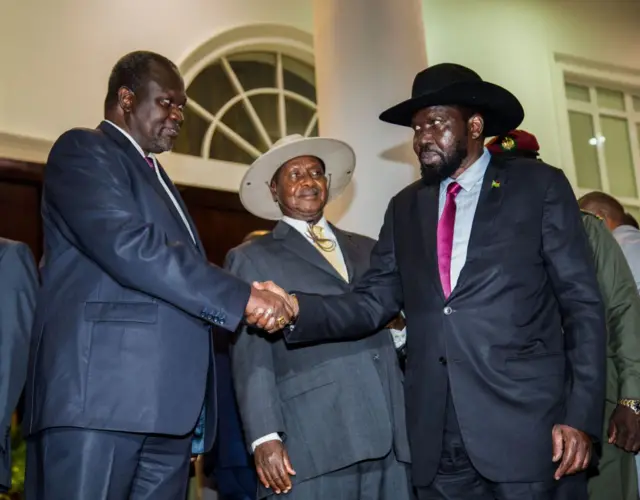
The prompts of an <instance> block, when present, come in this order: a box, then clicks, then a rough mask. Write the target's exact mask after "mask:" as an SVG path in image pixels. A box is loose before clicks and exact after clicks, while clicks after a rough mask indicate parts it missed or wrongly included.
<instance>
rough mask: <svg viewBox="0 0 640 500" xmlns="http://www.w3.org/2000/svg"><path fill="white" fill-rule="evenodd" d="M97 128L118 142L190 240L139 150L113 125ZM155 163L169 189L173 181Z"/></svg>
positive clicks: (101, 124) (186, 214)
mask: <svg viewBox="0 0 640 500" xmlns="http://www.w3.org/2000/svg"><path fill="white" fill-rule="evenodd" d="M98 129H100V130H101V131H102V132H104V133H105V134H106V135H108V136H109V137H110V138H111V139H112V140H113V141H114V142H115V143H116V144H118V146H120V147H121V148H122V149H123V150H124V151H125V153H126V154H127V156H128V157H129V159H130V160H131V161H133V163H134V165H135V168H136V169H138V170H139V171H140V172H141V174H142V176H143V177H144V179H145V180H146V181H147V183H148V184H149V186H150V187H151V188H152V189H153V190H154V191H155V192H156V193H157V194H158V196H159V197H160V199H162V200H163V201H164V203H165V204H166V205H167V208H168V209H169V212H170V213H171V215H173V218H174V219H175V220H176V221H177V222H178V224H179V226H180V227H181V228H182V229H183V231H184V233H185V234H186V236H187V237H188V238H189V241H191V236H190V235H189V231H188V230H187V228H186V227H185V225H184V221H183V220H182V217H180V214H179V213H178V211H177V210H176V207H175V206H174V204H173V202H172V201H171V199H170V198H169V196H168V195H167V192H166V191H165V190H164V188H163V187H162V184H160V181H159V180H158V176H157V174H156V173H155V171H154V170H153V169H152V168H150V167H149V164H148V163H147V161H146V160H145V159H144V158H143V157H142V155H141V154H140V151H138V150H137V149H136V147H135V146H134V145H133V144H132V143H131V141H130V140H129V139H128V138H127V137H125V136H124V135H123V134H122V133H121V132H120V131H119V130H117V129H116V128H115V127H113V126H112V125H110V124H109V123H107V122H104V121H103V122H102V123H100V125H99V126H98ZM156 163H157V165H158V167H159V168H160V173H161V175H162V174H164V175H163V178H164V180H165V182H166V183H167V186H168V187H169V189H172V188H173V183H172V182H171V181H170V180H169V178H168V177H167V176H166V173H164V171H163V170H162V168H161V167H160V163H159V162H156ZM172 193H173V195H174V197H176V201H178V203H181V202H182V200H181V197H180V195H179V194H178V195H177V196H176V194H177V191H176V190H175V188H173V190H172ZM181 208H182V211H183V213H184V214H185V217H187V221H188V222H189V224H190V225H191V230H192V231H193V235H194V237H195V238H196V246H197V247H198V249H199V250H200V251H201V252H204V249H203V247H202V243H201V242H200V240H199V238H198V236H197V235H196V233H197V232H196V231H195V226H194V225H193V221H192V220H191V219H190V217H189V216H188V212H187V211H186V207H184V204H183V203H181Z"/></svg>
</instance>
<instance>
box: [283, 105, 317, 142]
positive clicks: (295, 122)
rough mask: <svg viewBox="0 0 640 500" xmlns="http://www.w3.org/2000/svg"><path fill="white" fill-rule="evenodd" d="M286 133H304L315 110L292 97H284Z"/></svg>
mask: <svg viewBox="0 0 640 500" xmlns="http://www.w3.org/2000/svg"><path fill="white" fill-rule="evenodd" d="M286 108H287V133H289V134H304V133H305V131H306V130H307V127H308V126H309V123H310V122H311V119H312V118H313V115H314V114H315V110H314V109H311V108H309V107H308V106H305V105H304V104H300V103H299V102H298V101H294V100H293V99H286Z"/></svg>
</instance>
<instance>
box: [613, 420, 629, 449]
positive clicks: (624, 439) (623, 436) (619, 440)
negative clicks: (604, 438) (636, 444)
mask: <svg viewBox="0 0 640 500" xmlns="http://www.w3.org/2000/svg"><path fill="white" fill-rule="evenodd" d="M616 444H617V445H618V447H620V448H622V449H623V450H627V446H628V445H629V444H630V442H629V431H628V429H627V426H626V425H621V426H620V427H619V428H618V435H617V437H616ZM627 451H628V450H627Z"/></svg>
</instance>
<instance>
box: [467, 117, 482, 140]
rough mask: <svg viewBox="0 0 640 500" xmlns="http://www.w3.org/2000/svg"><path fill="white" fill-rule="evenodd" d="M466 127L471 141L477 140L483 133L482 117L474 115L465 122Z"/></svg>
mask: <svg viewBox="0 0 640 500" xmlns="http://www.w3.org/2000/svg"><path fill="white" fill-rule="evenodd" d="M467 127H468V130H469V134H470V135H471V138H472V139H479V138H480V137H482V133H483V132H484V118H483V117H482V115H480V114H478V113H476V114H475V115H473V116H472V117H471V118H469V121H468V122H467Z"/></svg>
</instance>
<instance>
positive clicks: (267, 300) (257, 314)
mask: <svg viewBox="0 0 640 500" xmlns="http://www.w3.org/2000/svg"><path fill="white" fill-rule="evenodd" d="M297 317H298V301H297V300H296V298H295V296H293V295H289V294H288V293H287V292H285V291H284V290H283V289H282V288H280V287H279V286H278V285H276V284H275V283H273V282H272V281H265V282H263V283H258V282H254V283H253V284H252V285H251V296H250V297H249V301H248V302H247V306H246V307H245V310H244V319H245V321H246V323H247V324H248V325H251V326H254V327H256V328H261V329H262V330H264V331H266V332H268V333H275V332H277V331H280V330H282V329H283V328H284V327H285V326H287V325H288V324H290V323H291V322H292V321H293V320H294V319H295V318H297Z"/></svg>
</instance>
